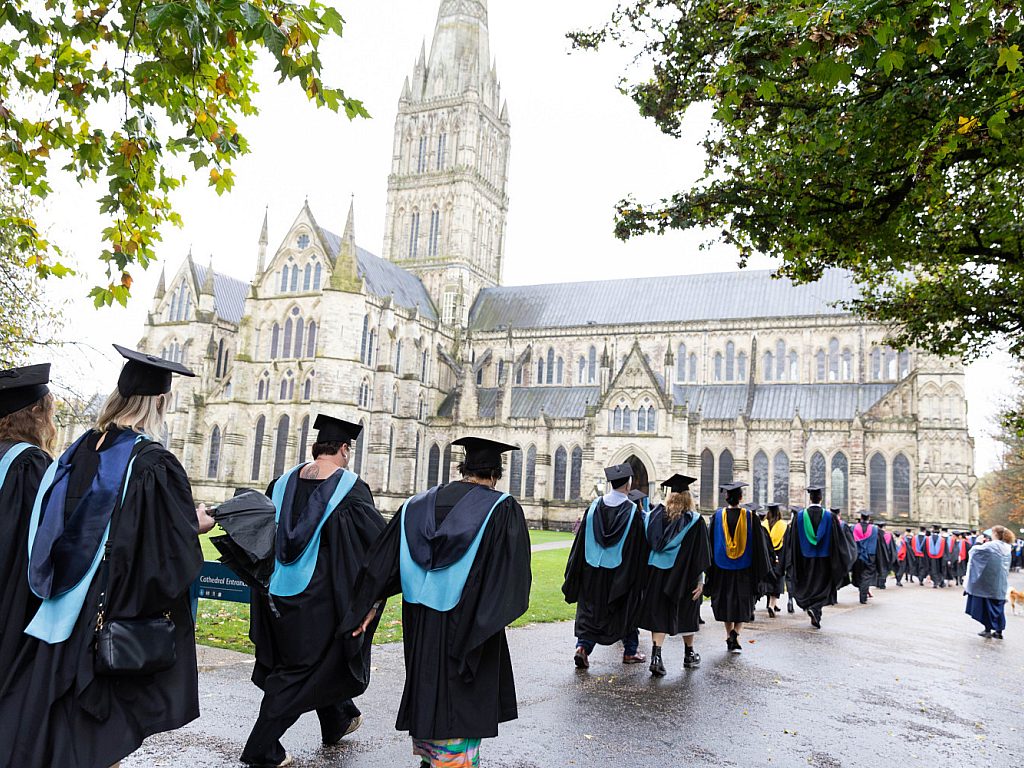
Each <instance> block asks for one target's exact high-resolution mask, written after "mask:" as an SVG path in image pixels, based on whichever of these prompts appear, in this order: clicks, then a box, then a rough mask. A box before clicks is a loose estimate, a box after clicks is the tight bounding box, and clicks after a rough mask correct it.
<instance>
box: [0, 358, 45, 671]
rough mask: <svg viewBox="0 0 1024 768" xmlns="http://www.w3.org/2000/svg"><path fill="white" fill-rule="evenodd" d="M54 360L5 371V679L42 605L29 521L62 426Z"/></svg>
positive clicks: (0, 417)
mask: <svg viewBox="0 0 1024 768" xmlns="http://www.w3.org/2000/svg"><path fill="white" fill-rule="evenodd" d="M49 381H50V365H49V363H44V364H42V365H30V366H28V367H26V368H14V369H11V370H8V371H0V616H2V617H3V619H2V621H3V630H2V631H0V683H2V682H3V677H4V676H5V675H6V674H7V672H8V670H10V669H11V668H12V665H13V664H14V659H15V657H16V656H17V655H18V651H19V650H20V649H21V647H22V646H23V645H24V644H25V643H26V642H27V640H28V635H26V634H25V627H27V626H28V623H29V621H31V620H32V616H33V615H35V612H36V610H37V609H38V608H39V598H37V597H36V596H35V595H33V594H32V591H31V590H30V589H29V588H28V549H27V548H26V546H25V542H26V541H28V524H29V519H30V518H31V516H32V505H33V503H34V502H35V499H36V491H37V490H39V483H40V482H41V481H42V479H43V474H44V473H45V472H46V468H47V467H48V466H49V465H50V462H51V461H52V459H51V458H50V454H51V453H52V452H53V450H54V442H55V441H56V437H57V428H56V427H55V426H54V425H53V395H51V394H50V390H49V388H48V387H47V386H46V385H47V384H48V383H49Z"/></svg>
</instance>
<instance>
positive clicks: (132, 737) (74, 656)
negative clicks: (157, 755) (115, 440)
mask: <svg viewBox="0 0 1024 768" xmlns="http://www.w3.org/2000/svg"><path fill="white" fill-rule="evenodd" d="M94 444H95V440H94V439H93V440H92V442H89V441H87V442H86V443H84V444H83V446H82V448H81V449H80V450H91V448H90V447H89V446H90V445H94ZM133 453H134V455H136V460H135V466H134V470H133V472H132V476H131V479H130V481H129V483H128V488H127V493H126V496H125V499H124V504H123V505H121V506H120V507H119V508H115V510H114V513H113V518H112V522H111V526H112V527H111V534H110V539H109V543H110V545H111V546H110V554H109V560H108V567H109V581H108V591H107V599H106V616H107V619H108V620H110V619H134V618H151V617H155V616H160V615H161V614H163V613H165V612H166V613H168V614H169V615H170V617H171V620H172V621H173V622H174V626H175V646H176V661H175V663H174V665H173V666H172V667H171V668H170V669H167V670H165V671H163V672H158V673H156V674H154V675H149V676H145V677H122V678H116V679H115V678H109V677H100V676H97V675H96V674H95V673H94V672H93V653H92V642H93V634H94V629H95V624H96V614H97V609H98V606H99V597H100V590H101V586H102V585H101V573H99V572H98V573H97V575H96V577H95V578H94V579H93V581H92V586H91V588H90V589H89V592H88V595H87V596H86V599H85V603H84V606H83V608H82V611H81V614H80V615H79V618H78V621H77V623H76V624H75V627H74V630H73V631H72V634H71V637H69V638H68V639H67V640H66V641H64V642H63V643H58V644H55V645H49V644H47V643H44V642H42V641H40V640H37V639H35V638H29V639H28V641H27V642H26V644H25V646H24V647H23V648H22V650H21V652H20V654H19V657H18V661H17V662H16V664H15V667H14V669H13V670H12V673H11V675H10V677H9V678H8V680H7V683H6V684H5V686H4V690H3V691H0V744H2V745H3V749H2V750H0V768H57V767H58V766H59V767H60V768H108V766H110V765H112V764H113V763H116V762H117V761H119V760H121V759H122V758H123V757H126V756H127V755H129V754H131V753H132V752H134V751H135V750H136V749H137V748H138V747H139V746H140V745H141V744H142V741H143V739H145V738H146V737H147V736H150V735H152V734H155V733H160V732H163V731H171V730H174V729H176V728H180V727H181V726H183V725H185V724H186V723H188V722H190V721H192V720H195V719H196V718H197V717H199V691H198V674H197V671H196V644H195V625H194V624H193V621H192V608H191V601H190V600H189V586H190V585H191V584H192V582H193V581H194V580H195V579H196V577H197V576H198V575H199V571H200V570H201V568H202V564H203V553H202V549H201V548H200V546H199V528H198V523H197V521H196V512H195V503H194V502H193V500H192V490H191V487H190V486H189V482H188V477H187V476H186V475H185V471H184V470H183V469H182V467H181V464H179V463H178V460H177V459H176V458H175V457H174V455H173V454H171V453H170V452H169V451H167V450H166V449H165V448H163V446H161V445H159V444H158V443H143V444H140V445H137V446H136V447H135V449H134V451H133ZM76 463H77V462H76ZM72 474H73V476H74V473H72ZM67 511H68V510H66V512H65V513H66V514H67ZM102 568H103V566H101V567H100V570H101V571H102Z"/></svg>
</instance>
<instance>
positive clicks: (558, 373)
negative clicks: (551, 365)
mask: <svg viewBox="0 0 1024 768" xmlns="http://www.w3.org/2000/svg"><path fill="white" fill-rule="evenodd" d="M564 373H565V360H563V359H562V358H558V360H556V361H555V384H561V383H562V380H563V379H562V377H563V374H564Z"/></svg>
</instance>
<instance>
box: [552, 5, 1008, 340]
mask: <svg viewBox="0 0 1024 768" xmlns="http://www.w3.org/2000/svg"><path fill="white" fill-rule="evenodd" d="M1021 15H1022V11H1021V7H1020V4H1019V3H1018V2H1016V1H1009V0H953V1H952V2H934V1H932V0H830V1H829V2H824V3H819V2H814V3H810V2H805V1H802V0H751V1H750V2H742V0H736V1H732V2H728V1H723V0H675V1H669V0H640V1H639V2H630V3H626V4H624V5H621V6H620V7H619V9H618V10H617V12H616V13H615V14H614V16H613V17H612V19H611V21H610V22H609V23H608V24H607V25H606V26H604V27H602V28H600V29H596V30H591V31H584V32H576V33H573V34H572V35H570V37H571V38H572V39H573V41H574V43H575V45H577V46H578V47H581V48H595V47H599V46H601V45H607V44H609V43H617V44H620V45H623V46H626V47H630V48H633V49H635V52H636V54H637V56H638V60H639V62H640V63H641V64H642V65H643V67H644V69H643V70H642V71H643V72H644V73H645V74H644V75H643V76H641V77H639V78H635V79H633V80H624V81H623V83H622V88H623V90H624V91H625V92H626V93H628V94H629V95H630V96H631V97H632V98H633V100H634V101H635V102H636V104H637V105H638V106H639V109H640V112H641V114H643V115H644V116H647V117H650V118H653V119H654V120H655V121H656V122H657V124H658V126H659V127H660V128H661V129H662V130H663V131H664V132H666V133H668V134H670V135H674V136H678V135H679V134H680V128H681V121H682V119H683V116H684V114H685V112H686V110H687V109H688V108H689V107H690V106H691V105H694V104H697V103H700V102H710V103H711V104H712V105H713V109H714V122H713V125H712V127H711V128H710V130H709V131H708V132H707V134H706V136H705V138H704V140H703V149H704V151H705V153H706V163H705V173H704V175H703V177H702V179H701V180H700V181H699V182H698V183H697V184H696V185H695V186H694V187H693V188H691V189H686V190H681V191H679V192H678V193H677V194H675V195H673V196H672V197H671V198H668V199H664V200H661V201H658V202H654V203H646V202H642V201H641V202H638V201H636V200H635V199H632V198H627V199H625V200H623V201H622V202H621V203H619V205H618V216H617V220H616V227H615V231H616V234H617V235H618V236H619V237H621V238H623V239H625V238H628V237H630V236H632V235H636V234H641V233H647V232H664V231H666V230H668V229H688V228H691V227H707V228H711V229H712V230H715V231H720V232H721V237H722V239H723V240H724V241H725V242H727V243H731V244H733V245H734V246H735V247H737V248H738V250H739V253H740V258H741V264H742V263H745V261H746V260H747V258H748V257H749V256H750V255H751V254H754V253H761V254H766V255H768V256H772V257H777V258H778V259H779V260H780V267H779V269H778V274H779V275H781V276H785V277H789V278H791V279H793V280H795V281H797V282H808V281H813V280H816V279H817V278H819V277H820V276H821V274H822V273H823V271H824V270H826V269H828V268H831V267H840V268H844V269H848V270H851V271H852V273H853V275H854V276H855V278H856V280H857V281H858V282H859V283H860V284H861V287H862V297H861V298H860V299H858V300H856V301H853V302H851V308H852V309H853V310H855V311H857V312H859V313H861V314H862V315H864V316H866V317H869V318H871V319H874V320H877V321H880V322H882V323H884V324H886V325H887V326H888V327H889V328H891V338H892V340H893V341H894V343H896V344H897V345H900V346H909V345H916V346H922V347H924V348H927V349H930V350H931V351H934V352H937V353H939V354H950V355H962V356H964V357H966V358H968V359H970V358H971V357H973V356H976V355H978V354H981V353H982V352H984V351H985V350H986V348H987V347H989V346H990V345H991V344H993V343H995V342H999V341H1003V340H1005V341H1008V343H1009V346H1010V350H1011V352H1012V353H1013V354H1014V355H1016V356H1018V357H1021V356H1024V239H1022V238H1024V120H1022V118H1024V62H1022V58H1024V50H1022V49H1024V31H1022V29H1021Z"/></svg>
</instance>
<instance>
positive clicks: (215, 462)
mask: <svg viewBox="0 0 1024 768" xmlns="http://www.w3.org/2000/svg"><path fill="white" fill-rule="evenodd" d="M219 467H220V427H217V426H215V427H214V428H213V432H211V433H210V460H209V462H208V463H207V465H206V476H207V477H211V478H216V477H217V470H218V468H219Z"/></svg>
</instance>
